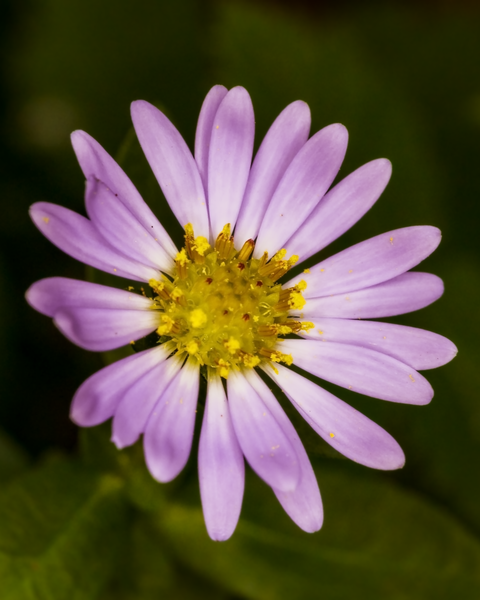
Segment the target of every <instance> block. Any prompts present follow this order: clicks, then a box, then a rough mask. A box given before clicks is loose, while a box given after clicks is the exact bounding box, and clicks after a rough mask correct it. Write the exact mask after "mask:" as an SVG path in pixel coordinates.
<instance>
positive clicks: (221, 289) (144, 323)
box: [27, 86, 456, 540]
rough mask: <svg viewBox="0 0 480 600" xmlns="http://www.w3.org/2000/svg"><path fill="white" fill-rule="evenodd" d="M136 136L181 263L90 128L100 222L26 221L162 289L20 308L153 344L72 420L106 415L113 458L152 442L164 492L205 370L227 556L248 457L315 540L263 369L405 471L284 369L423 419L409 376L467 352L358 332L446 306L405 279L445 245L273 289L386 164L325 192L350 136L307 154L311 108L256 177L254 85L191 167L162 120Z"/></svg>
mask: <svg viewBox="0 0 480 600" xmlns="http://www.w3.org/2000/svg"><path fill="white" fill-rule="evenodd" d="M132 119H133V124H134V126H135V130H136V133H137V136H138V139H139V141H140V144H141V146H142V148H143V151H144V153H145V155H146V157H147V160H148V162H149V163H150V166H151V168H152V170H153V172H154V174H155V176H156V178H157V180H158V183H159V184H160V187H161V188H162V190H163V193H164V195H165V197H166V199H167V201H168V203H169V205H170V207H171V209H172V211H173V213H174V214H175V216H176V218H177V219H178V221H179V222H180V224H181V225H182V227H184V228H185V246H184V247H183V248H182V249H180V251H179V250H178V249H177V248H176V247H175V245H174V243H173V242H172V240H171V238H170V236H169V235H168V233H167V232H166V231H165V229H164V228H163V227H162V225H161V224H160V222H159V221H158V220H157V218H156V216H155V215H154V214H153V213H152V211H151V210H150V209H149V208H148V206H147V205H146V204H145V203H144V201H143V200H142V198H141V197H140V195H139V193H138V192H137V190H136V189H135V187H134V185H133V184H132V182H131V181H130V179H129V178H128V177H127V175H126V174H125V173H124V172H123V171H122V169H121V168H120V167H119V165H118V164H117V163H116V162H115V161H114V160H113V159H112V158H111V157H110V156H109V155H108V154H107V152H106V151H105V150H104V149H103V148H102V147H101V146H100V145H99V144H98V143H97V142H96V141H95V140H94V139H92V138H91V137H90V136H89V135H88V134H86V133H84V132H82V131H76V132H74V133H73V134H72V143H73V147H74V150H75V152H76V155H77V158H78V161H79V163H80V166H81V168H82V170H83V173H84V174H85V177H86V180H87V183H86V196H85V201H86V209H87V213H88V216H89V219H87V218H85V217H83V216H81V215H78V214H76V213H74V212H72V211H70V210H68V209H66V208H63V207H61V206H57V205H53V204H49V203H45V202H39V203H37V204H34V205H33V206H32V208H31V216H32V219H33V221H34V223H35V225H36V226H37V227H38V228H39V229H40V231H41V232H42V233H43V234H44V235H45V236H46V237H47V238H48V239H49V240H50V241H51V242H53V243H54V244H55V245H56V246H58V247H59V248H60V249H61V250H63V251H64V252H66V253H67V254H69V255H70V256H72V257H74V258H76V259H78V260H80V261H82V262H84V263H86V264H88V265H91V266H93V267H95V268H97V269H101V270H103V271H106V272H108V273H113V274H116V275H118V276H121V277H125V278H128V279H130V280H134V281H138V282H144V283H146V284H148V286H149V289H150V290H151V293H150V294H146V295H140V294H138V293H133V292H132V291H127V290H121V289H114V288H109V287H106V286H102V285H97V284H93V283H88V282H84V281H76V280H72V279H66V278H62V277H53V278H48V279H43V280H41V281H38V282H37V283H35V284H33V285H32V286H31V287H30V289H29V290H28V292H27V299H28V302H29V303H30V304H31V305H32V306H33V307H34V308H35V309H37V310H38V311H40V312H41V313H44V314H46V315H48V316H50V317H53V319H54V322H55V324H56V325H57V327H58V328H59V329H60V331H61V332H62V333H63V334H64V335H65V336H66V337H67V338H68V339H70V340H71V341H72V342H74V343H75V344H78V345H79V346H81V347H82V348H85V349H87V350H94V351H99V352H102V351H106V350H111V349H114V348H118V347H120V346H123V345H126V344H128V343H131V342H132V341H133V340H138V339H140V338H143V337H145V336H146V335H148V334H151V333H153V332H156V335H157V337H158V341H157V344H156V345H155V346H154V347H152V348H150V349H148V350H144V351H142V352H139V353H137V354H133V355H132V356H129V357H127V358H125V359H123V360H120V361H118V362H116V363H114V364H112V365H110V366H108V367H106V368H104V369H102V370H101V371H99V372H98V373H96V374H94V375H93V376H92V377H90V378H89V379H87V381H85V382H84V383H83V385H82V386H81V387H80V388H79V390H78V391H77V392H76V394H75V397H74V399H73V403H72V409H71V417H72V419H73V421H74V422H75V423H77V424H78V425H81V426H85V427H89V426H93V425H97V424H99V423H101V422H103V421H105V420H107V419H110V418H111V417H113V434H112V440H113V442H114V443H115V444H116V445H117V447H118V448H123V447H125V446H128V445H130V444H133V443H134V442H136V441H137V439H138V438H139V437H140V435H141V434H143V444H144V450H145V458H146V462H147V465H148V468H149V470H150V472H151V474H152V475H153V477H154V478H155V479H157V480H158V481H161V482H167V481H171V480H172V479H173V478H174V477H176V476H177V475H178V474H179V473H180V471H181V470H182V469H183V467H184V466H185V464H186V462H187V460H188V457H189V454H190V450H191V445H192V438H193V432H194V424H195V414H196V406H197V397H198V390H199V380H200V376H201V373H202V376H205V377H206V378H207V382H208V383H207V395H206V404H205V412H204V417H203V423H202V429H201V436H200V445H199V451H198V469H199V480H200V492H201V499H202V505H203V512H204V515H205V522H206V527H207V530H208V533H209V535H210V536H211V537H212V538H213V539H214V540H225V539H227V538H228V537H229V536H230V535H231V534H232V533H233V531H234V529H235V527H236V524H237V521H238V518H239V515H240V510H241V504H242V497H243V490H244V458H245V459H246V460H247V462H248V463H249V464H250V466H251V467H252V469H253V470H254V471H255V472H256V473H257V474H258V475H259V476H260V477H261V478H262V479H263V480H264V481H265V482H266V483H267V484H268V485H269V486H270V487H271V488H272V489H273V491H274V493H275V495H276V496H277V498H278V500H279V502H280V503H281V504H282V506H283V508H284V509H285V511H286V512H287V513H288V515H289V516H290V517H291V518H292V519H293V521H295V523H297V524H298V525H299V527H301V528H302V529H304V530H305V531H308V532H313V531H316V530H318V529H319V528H320V527H321V525H322V521H323V510H322V503H321V498H320V492H319V489H318V485H317V481H316V479H315V475H314V472H313V470H312V467H311V465H310V461H309V459H308V457H307V454H306V452H305V449H304V447H303V445H302V443H301V441H300V439H299V437H298V435H297V433H296V431H295V429H294V428H293V426H292V424H291V423H290V421H289V419H288V418H287V416H286V415H285V413H284V412H283V409H282V408H281V406H280V405H279V403H278V402H277V400H276V398H275V396H274V395H273V393H272V391H271V390H270V388H269V386H268V385H266V383H265V382H264V380H263V378H261V377H260V376H259V374H258V372H259V370H263V371H264V373H266V374H267V375H268V376H269V377H271V378H272V379H273V381H274V382H275V383H276V384H277V385H278V386H279V387H280V388H281V390H282V391H283V392H284V394H285V395H286V396H287V398H288V399H289V400H290V401H291V402H292V404H293V405H294V406H295V408H296V409H297V410H298V411H299V412H300V414H301V415H302V416H303V417H304V418H305V419H306V421H307V422H308V423H309V424H310V425H311V426H312V428H313V429H314V430H315V431H316V432H317V433H318V434H319V435H320V436H321V437H322V438H323V439H324V440H326V441H327V442H328V443H329V444H330V445H331V446H333V447H334V448H335V449H336V450H338V451H339V452H341V453H342V454H344V455H345V456H347V457H348V458H350V459H352V460H354V461H356V462H358V463H360V464H363V465H366V466H368V467H373V468H376V469H398V468H399V467H401V466H402V465H403V464H404V459H405V457H404V454H403V452H402V450H401V448H400V446H399V445H398V444H397V442H396V441H395V440H394V439H393V438H392V437H391V435H390V434H389V433H387V432H386V431H385V430H384V429H382V428H381V427H379V426H378V425H376V424H375V423H373V422H372V421H370V420H369V419H368V418H367V417H365V416H363V415H362V414H361V413H359V412H358V411H357V410H355V409H354V408H352V407H350V406H349V405H348V404H346V403H345V402H343V401H342V400H340V399H338V398H336V397H335V396H333V395H332V394H331V393H329V392H327V391H325V390H324V389H322V388H321V387H319V386H317V385H316V384H315V383H313V382H312V381H310V380H309V379H306V378H305V377H303V376H302V375H300V374H299V373H298V372H297V371H296V370H293V369H291V368H289V367H290V365H292V364H293V365H295V366H296V367H298V368H299V369H303V370H304V371H308V372H310V373H312V374H314V375H315V376H317V377H320V378H323V379H325V380H327V381H330V382H332V383H334V384H336V385H338V386H342V387H345V388H347V389H349V390H354V391H356V392H359V393H361V394H365V395H368V396H372V397H374V398H380V399H382V400H388V401H392V402H402V403H409V404H426V403H428V402H429V401H430V400H431V398H432V396H433V391H432V388H431V386H430V385H429V383H428V382H427V380H426V379H425V378H424V377H423V376H422V375H420V374H419V373H418V372H417V370H418V369H420V370H422V369H431V368H434V367H438V366H440V365H442V364H445V363H446V362H448V361H449V360H451V359H452V358H453V356H454V355H455V353H456V348H455V346H454V345H453V344H452V343H451V342H450V341H449V340H447V339H445V338H444V337H442V336H439V335H437V334H434V333H431V332H428V331H424V330H422V329H415V328H412V327H404V326H400V325H394V324H390V323H380V322H377V321H370V320H365V319H376V318H379V317H390V316H393V315H398V314H402V313H406V312H410V311H414V310H417V309H420V308H423V307H424V306H427V305H428V304H430V303H431V302H434V301H435V300H437V299H438V298H439V297H440V296H441V295H442V292H443V284H442V281H441V280H440V279H439V278H438V277H436V276H435V275H431V274H428V273H420V272H409V270H410V269H411V268H413V267H415V266H416V265H418V263H420V262H421V261H422V260H423V259H424V258H425V257H427V256H428V255H429V254H430V253H431V252H433V251H434V250H435V248H436V247H437V246H438V244H439V242H440V232H439V230H438V229H436V228H435V227H426V226H425V227H423V226H422V227H419V226H414V227H407V228H404V229H398V230H396V231H390V232H388V233H385V234H382V235H379V236H376V237H374V238H372V239H369V240H367V241H365V242H362V243H360V244H357V245H355V246H353V247H351V248H348V249H347V250H344V251H343V252H340V253H338V254H336V255H334V256H332V257H330V258H328V259H326V260H324V261H323V262H321V263H319V264H317V265H315V266H314V267H312V268H310V269H305V271H304V272H303V273H302V274H301V275H299V276H297V277H294V278H293V279H290V281H287V282H286V283H279V281H280V280H282V281H283V280H285V279H288V276H287V273H288V271H289V269H290V268H291V267H292V266H293V265H294V264H295V263H296V262H297V261H304V260H305V259H307V258H309V257H311V256H312V255H313V254H315V253H316V252H318V251H319V250H321V249H322V248H324V247H325V246H327V245H328V244H329V243H330V242H332V241H333V240H335V239H336V238H338V237H339V236H340V235H341V234H343V233H344V232H345V231H347V230H348V229H349V228H350V227H351V226H352V225H353V224H354V223H356V222H357V221H358V220H359V219H360V218H361V217H362V216H363V215H364V214H365V213H366V212H367V211H368V210H369V209H370V207H371V206H372V205H373V204H374V203H375V201H376V200H377V199H378V198H379V196H380V194H381V193H382V191H383V190H384V188H385V186H386V185H387V183H388V180H389V178H390V174H391V165H390V162H389V161H388V160H385V159H379V160H374V161H372V162H370V163H368V164H366V165H363V166H362V167H360V168H359V169H357V170H356V171H355V172H353V173H352V174H350V175H349V176H347V177H346V178H345V179H343V180H342V181H341V182H340V183H338V184H337V185H335V187H333V188H332V189H330V190H329V188H330V187H331V185H332V182H333V180H334V179H335V177H336V175H337V173H338V171H339V169H340V165H341V163H342V161H343V158H344V155H345V151H346V147H347V131H346V129H345V127H343V126H342V125H339V124H336V125H330V126H329V127H325V128H324V129H322V130H321V131H319V132H318V133H316V134H315V135H313V136H312V137H311V138H310V139H309V138H308V136H309V130H310V111H309V108H308V106H307V105H306V104H305V103H304V102H300V101H298V102H293V103H292V104H290V105H289V106H287V108H285V110H284V111H283V112H282V113H281V114H280V115H279V116H278V118H277V119H276V120H275V122H274V123H273V125H272V126H271V128H270V129H269V131H268V133H267V135H266V136H265V139H264V140H263V142H262V144H261V146H260V148H259V150H258V152H257V154H256V156H255V159H254V160H253V164H252V153H253V141H254V114H253V107H252V103H251V100H250V96H249V95H248V93H247V92H246V90H245V89H244V88H242V87H236V88H233V89H231V90H230V91H228V90H227V89H226V88H224V87H223V86H215V87H213V88H212V89H211V90H210V92H209V93H208V95H207V97H206V98H205V101H204V103H203V106H202V109H201V112H200V117H199V120H198V126H197V132H196V139H195V157H193V156H192V155H191V153H190V151H189V149H188V147H187V145H186V143H185V142H184V140H183V139H182V137H181V136H180V134H179V133H178V131H177V130H176V129H175V127H174V126H173V125H172V123H171V122H170V121H169V120H168V119H167V118H166V117H165V115H163V114H162V113H161V112H160V111H159V110H157V109H156V108H155V107H154V106H152V105H151V104H148V103H147V102H144V101H138V102H134V103H133V105H132ZM287 250H288V252H287ZM282 278H283V279H282ZM130 289H132V288H130ZM360 319H362V320H360Z"/></svg>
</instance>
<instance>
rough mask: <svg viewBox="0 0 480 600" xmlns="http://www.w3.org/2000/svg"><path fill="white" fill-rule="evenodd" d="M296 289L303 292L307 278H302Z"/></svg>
mask: <svg viewBox="0 0 480 600" xmlns="http://www.w3.org/2000/svg"><path fill="white" fill-rule="evenodd" d="M295 289H296V290H298V291H299V292H303V290H306V289H307V282H306V281H305V279H302V280H301V281H299V282H298V283H297V285H296V286H295Z"/></svg>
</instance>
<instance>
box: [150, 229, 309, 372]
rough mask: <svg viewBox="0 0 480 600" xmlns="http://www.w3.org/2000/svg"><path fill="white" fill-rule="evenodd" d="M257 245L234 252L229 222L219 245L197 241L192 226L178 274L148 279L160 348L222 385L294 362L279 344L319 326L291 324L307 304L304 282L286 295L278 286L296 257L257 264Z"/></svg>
mask: <svg viewBox="0 0 480 600" xmlns="http://www.w3.org/2000/svg"><path fill="white" fill-rule="evenodd" d="M254 247H255V243H254V241H253V240H251V239H250V240H247V241H246V242H245V243H244V244H243V246H241V248H240V249H237V248H235V243H234V238H233V236H232V235H231V227H230V225H229V224H228V223H227V224H226V225H225V226H224V227H223V229H222V231H221V232H220V233H219V235H218V236H217V238H216V240H215V243H214V244H213V245H211V244H210V243H209V242H208V241H207V239H206V238H204V237H202V236H197V237H195V232H194V230H193V226H192V225H191V224H190V223H188V224H187V225H186V226H185V246H184V248H182V250H181V251H180V252H178V254H177V255H176V257H175V267H174V269H173V272H172V273H171V274H169V276H168V277H167V276H163V275H162V277H161V279H160V280H158V281H157V280H154V279H152V280H150V281H149V285H150V288H151V290H152V292H153V300H152V309H153V310H157V311H159V312H160V315H159V325H158V327H157V334H158V335H159V336H160V337H161V338H162V339H161V342H162V343H164V342H166V343H168V345H169V348H170V349H171V351H172V353H178V354H179V356H180V357H182V355H183V356H190V360H197V361H198V364H199V365H204V366H205V367H207V369H208V370H209V371H210V370H213V371H214V372H216V373H217V374H218V375H220V377H223V378H224V379H227V378H228V375H229V373H230V372H231V371H242V370H246V369H254V368H255V367H258V366H259V365H261V364H262V363H267V364H270V365H271V367H272V368H273V369H275V366H274V365H275V363H283V364H284V365H287V366H289V365H291V364H293V357H292V356H291V355H289V354H284V353H283V352H281V351H280V350H279V346H278V344H279V342H281V341H282V339H283V337H284V336H287V335H288V336H291V335H294V336H295V335H297V334H298V333H299V332H300V331H307V330H309V329H311V328H312V327H313V326H314V325H313V323H309V322H302V321H298V320H293V319H291V318H290V317H291V315H290V311H291V310H295V311H298V310H301V309H302V308H303V307H304V306H305V299H304V297H303V295H302V292H303V291H304V290H305V289H306V287H307V284H306V282H305V281H303V280H302V281H300V282H299V283H298V284H297V285H296V286H294V287H291V288H285V289H283V288H282V285H281V284H279V283H278V280H279V279H280V278H281V277H282V276H283V275H284V274H285V273H287V272H288V270H289V269H290V268H291V267H292V266H293V265H294V264H295V263H296V262H297V261H298V256H296V255H294V256H291V257H290V258H288V255H287V250H286V249H285V248H282V249H281V250H279V251H278V252H277V253H276V254H274V255H273V257H272V258H271V259H270V260H269V258H268V254H267V252H264V253H263V255H262V256H261V258H252V256H253V250H254ZM165 338H167V339H165ZM159 341H160V340H159Z"/></svg>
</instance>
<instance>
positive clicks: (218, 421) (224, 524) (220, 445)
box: [198, 377, 245, 542]
mask: <svg viewBox="0 0 480 600" xmlns="http://www.w3.org/2000/svg"><path fill="white" fill-rule="evenodd" d="M198 477H199V480H200V495H201V498H202V507H203V515H204V517H205V525H206V527H207V531H208V535H209V536H210V537H211V538H212V540H215V541H218V542H221V541H224V540H227V539H228V538H229V537H230V536H231V535H232V533H233V532H234V531H235V527H236V526H237V522H238V518H239V516H240V510H241V508H242V499H243V490H244V486H245V465H244V462H243V455H242V451H241V450H240V446H239V445H238V441H237V436H236V435H235V431H234V429H233V424H232V419H231V417H230V410H229V408H228V403H227V397H226V396H225V392H224V389H223V385H222V382H221V381H220V378H219V377H211V378H209V381H208V388H207V400H206V403H205V414H204V417H203V424H202V432H201V434H200V443H199V446H198Z"/></svg>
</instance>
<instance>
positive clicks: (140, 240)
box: [85, 178, 174, 273]
mask: <svg viewBox="0 0 480 600" xmlns="http://www.w3.org/2000/svg"><path fill="white" fill-rule="evenodd" d="M85 204H86V207H87V212H88V216H89V217H90V219H91V220H92V223H93V224H94V225H95V227H96V228H97V229H98V231H99V232H100V233H101V234H102V235H103V237H104V238H105V239H106V240H107V241H108V243H109V244H110V245H111V246H113V247H114V248H116V249H117V250H118V251H119V252H123V253H125V254H126V255H127V256H129V257H131V258H133V259H134V260H138V261H139V262H141V263H143V264H146V265H149V266H150V267H153V268H154V269H160V270H161V271H164V272H166V273H169V272H171V271H172V269H173V266H174V263H173V260H172V258H171V256H170V255H168V254H167V252H166V251H165V250H164V249H163V248H162V246H160V244H159V243H158V241H157V240H155V239H154V238H153V237H152V236H151V235H150V234H149V232H148V231H147V230H146V229H145V228H144V227H143V226H142V225H141V224H140V223H139V222H138V221H137V219H136V218H135V217H134V216H133V214H132V213H131V212H130V211H129V210H128V208H126V206H125V205H124V204H122V203H121V202H120V201H119V199H118V198H117V197H116V196H115V194H114V193H113V192H112V191H111V190H109V189H108V187H107V186H106V185H105V184H104V183H103V182H101V181H98V180H97V179H93V178H91V179H89V180H88V181H87V188H86V192H85Z"/></svg>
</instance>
